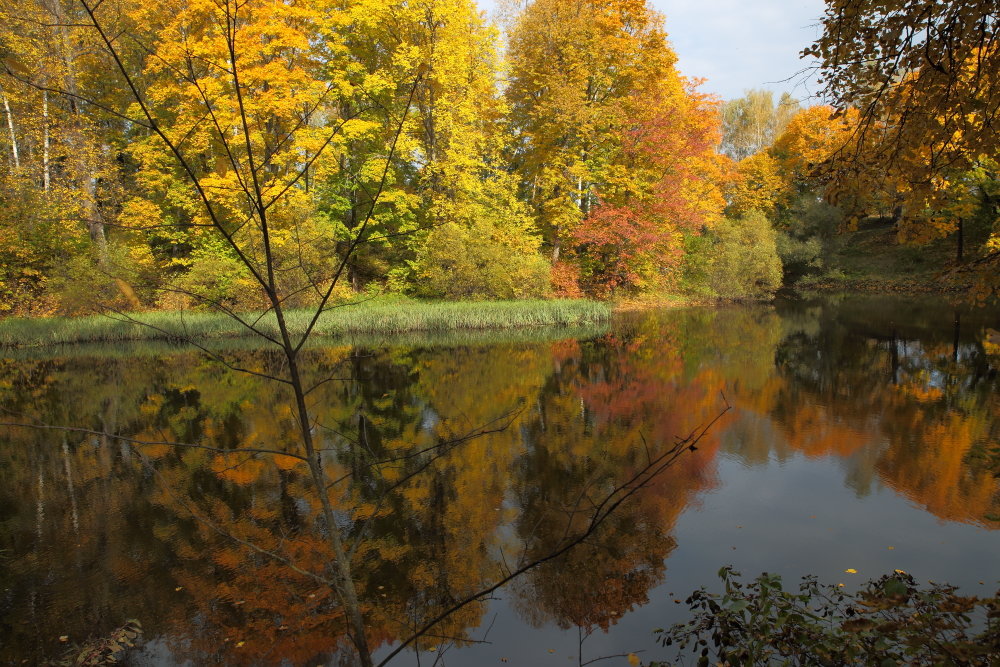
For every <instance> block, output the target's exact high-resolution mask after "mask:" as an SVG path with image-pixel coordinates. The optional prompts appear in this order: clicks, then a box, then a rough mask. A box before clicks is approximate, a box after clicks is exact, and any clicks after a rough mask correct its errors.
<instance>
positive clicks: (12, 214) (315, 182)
mask: <svg viewBox="0 0 1000 667" xmlns="http://www.w3.org/2000/svg"><path fill="white" fill-rule="evenodd" d="M832 11H833V10H831V12H832ZM838 11H839V10H838ZM984 11H986V10H984ZM95 16H99V20H98V19H97V18H95ZM844 16H846V19H844V20H848V19H850V18H851V17H850V15H849V14H848V15H843V16H842V15H841V14H836V15H834V14H832V13H831V14H830V16H829V17H828V18H827V23H830V25H832V22H833V21H834V19H835V18H837V19H841V18H844ZM854 18H855V19H857V18H858V17H854ZM983 20H984V21H985V20H986V19H985V18H984V19H983ZM502 23H503V29H502V30H501V29H500V28H499V27H497V26H496V25H494V24H492V23H490V22H489V21H488V20H487V19H486V18H485V17H484V15H483V13H482V12H481V11H480V9H479V8H478V7H477V6H476V4H475V2H474V0H407V1H403V0H399V1H395V0H298V1H296V2H275V1H274V0H244V1H242V2H235V1H234V0H167V1H165V2H157V3H141V2H138V1H137V0H99V1H98V2H95V3H90V2H80V1H79V0H72V1H71V0H3V2H2V3H0V57H2V60H3V72H2V73H0V95H2V102H3V111H2V113H3V115H4V123H3V125H4V127H3V132H2V134H0V149H2V157H0V181H2V182H0V314H9V313H15V314H51V313H78V312H84V311H88V310H91V309H92V308H94V306H95V305H102V306H105V307H107V306H111V307H113V308H120V309H149V308H163V309H180V308H189V307H203V306H212V305H214V306H223V307H225V308H228V309H238V310H239V309H254V308H258V307H261V306H264V305H265V300H264V298H263V296H262V295H261V294H260V292H259V290H256V289H254V287H255V282H254V280H255V279H254V276H253V275H251V274H252V271H251V269H250V268H248V267H252V266H254V262H255V261H256V259H255V257H256V256H257V255H262V256H263V255H264V254H266V256H267V260H268V264H269V265H270V266H271V267H272V268H273V269H274V271H275V272H276V273H277V274H279V275H280V277H281V280H282V298H283V299H284V300H285V301H284V302H285V303H287V304H288V305H292V306H294V305H308V304H311V303H315V302H316V301H317V300H318V299H319V298H320V295H322V294H323V293H324V292H325V290H326V289H327V288H329V287H330V285H331V284H333V283H334V282H335V281H337V282H338V285H337V287H336V289H335V292H336V296H338V297H340V298H348V297H350V296H352V295H354V294H356V293H358V292H368V293H380V292H386V291H388V292H398V293H407V294H411V295H414V296H418V297H433V298H457V299H463V298H474V299H482V298H497V299H516V298H536V297H548V296H581V295H584V294H589V295H595V296H599V297H607V296H621V295H630V294H635V293H649V292H652V293H665V292H678V291H685V292H690V293H694V294H696V295H699V296H706V297H708V296H718V297H723V298H755V297H759V296H766V295H768V294H770V293H772V292H773V291H774V290H775V289H777V288H778V287H779V286H780V285H781V284H782V281H783V280H786V281H787V280H790V279H794V278H796V277H798V276H801V275H805V274H809V273H819V272H822V271H823V270H825V268H826V266H825V262H826V258H827V256H828V255H829V252H830V250H829V246H830V239H831V238H832V237H833V235H834V234H835V233H836V232H837V231H839V230H842V229H845V228H848V227H850V226H851V225H855V224H857V223H858V222H859V221H861V220H865V219H872V218H877V219H884V220H891V221H892V222H893V224H895V230H896V232H897V234H898V237H899V238H900V239H901V240H904V241H914V242H929V241H934V240H937V239H940V238H943V237H948V236H953V237H955V238H956V242H957V248H958V251H957V257H956V259H957V261H959V262H964V263H966V264H975V265H976V266H979V265H980V264H982V263H983V262H986V263H987V264H988V261H989V260H990V259H991V258H992V257H993V255H994V254H995V253H996V243H997V241H996V239H995V238H994V237H993V226H994V223H995V221H996V218H997V202H998V199H997V197H1000V186H998V184H997V183H998V181H997V165H996V159H995V158H996V154H995V151H992V149H991V148H990V147H991V146H994V145H995V143H996V142H995V138H994V139H993V140H990V141H987V139H988V132H987V130H988V127H989V126H990V122H991V118H992V115H993V114H994V113H995V111H996V109H995V106H996V105H995V103H994V102H993V100H992V97H990V95H992V88H990V87H988V86H983V83H982V82H983V78H982V77H981V76H979V70H977V69H976V68H975V67H973V65H974V61H975V62H978V63H979V65H978V67H980V69H983V71H987V72H989V71H992V72H993V74H992V75H990V76H995V73H996V70H995V68H993V69H992V70H991V69H990V68H991V67H992V64H991V63H993V60H991V59H994V60H995V58H996V51H997V47H996V45H995V44H994V43H993V41H992V40H991V41H989V42H988V43H987V42H984V43H982V44H981V45H979V46H978V47H977V46H976V45H975V44H972V46H971V47H970V48H971V49H972V50H971V51H970V50H969V49H968V48H965V47H966V46H969V44H970V42H969V40H967V39H966V40H965V41H961V39H964V38H963V37H962V35H959V38H960V39H959V43H958V46H959V47H962V48H952V49H950V50H949V51H948V53H949V56H948V57H952V58H954V57H958V58H960V59H962V60H960V62H959V65H961V67H959V68H958V70H955V69H954V68H953V69H952V70H951V74H950V78H947V79H945V80H946V81H948V82H950V83H949V86H948V88H947V90H946V91H944V92H942V89H941V84H940V82H938V88H937V89H934V88H928V86H926V85H924V84H925V81H924V79H923V78H921V76H919V74H920V73H921V71H922V70H921V67H922V65H920V64H919V63H916V64H914V65H913V67H911V68H910V69H909V70H907V71H906V73H904V74H901V75H899V76H896V77H895V83H894V84H893V87H892V89H891V91H889V92H888V93H887V92H886V91H885V90H882V91H881V92H880V93H879V95H878V96H877V97H875V98H872V96H873V95H875V94H876V93H878V92H879V90H878V85H877V81H876V79H875V78H872V79H870V80H868V81H867V83H865V79H864V77H865V76H872V77H874V75H875V74H877V72H875V70H874V69H870V70H859V72H860V73H859V72H854V73H853V74H852V73H851V72H847V73H844V71H843V68H842V67H841V69H840V70H832V71H836V72H839V73H840V74H839V75H841V76H842V79H843V80H836V79H835V76H834V75H833V74H830V75H829V78H828V80H827V82H826V83H827V84H828V85H829V88H828V91H832V92H838V91H839V92H841V93H842V94H841V95H840V96H839V97H835V98H834V99H833V101H834V102H835V104H836V108H835V107H834V106H825V105H813V106H806V105H800V104H799V103H797V102H796V101H795V100H793V99H791V98H790V97H789V96H788V95H784V96H782V97H781V98H780V99H778V100H775V99H774V97H773V96H772V94H771V93H769V92H766V91H749V92H748V93H747V95H746V96H745V97H744V98H741V99H738V100H732V101H729V102H726V103H723V102H722V101H721V100H718V99H716V98H714V97H712V96H710V95H707V94H705V93H703V92H700V91H699V88H698V80H696V79H692V78H688V77H685V76H683V75H681V74H680V73H679V72H678V70H677V68H676V60H677V58H676V55H675V54H674V52H673V51H672V49H671V47H670V45H669V42H668V40H667V34H666V31H665V27H664V20H663V18H662V17H661V16H660V15H659V14H658V13H656V12H655V11H653V10H652V9H651V8H650V7H649V6H648V4H647V3H646V2H645V0H588V1H586V2H577V1H570V0H533V1H531V2H528V3H526V4H525V6H524V7H523V8H521V9H520V10H519V11H517V12H515V13H514V14H513V15H511V16H507V17H505V18H504V20H503V21H502ZM97 24H99V25H100V27H101V30H98V29H96V27H95V26H96V25H97ZM830 25H828V26H827V28H828V34H830V30H831V27H830ZM983 25H986V23H984V24H983ZM873 30H874V28H873V29H872V30H869V32H867V33H864V34H868V35H872V34H874V32H873ZM105 39H106V40H108V41H107V43H108V44H113V45H114V47H115V52H114V53H113V54H112V53H110V51H109V49H107V48H105V47H104V44H105V42H104V41H102V40H105ZM866 45H867V42H865V43H863V44H862V43H855V44H853V46H852V45H848V46H852V48H854V49H855V50H858V51H863V47H864V46H866ZM952 46H953V47H955V45H954V44H953V45H952ZM831 48H833V47H831V43H827V42H824V41H822V40H821V41H820V42H817V44H816V45H815V46H814V47H812V50H811V51H812V53H811V55H814V56H817V57H819V58H820V60H821V61H822V60H823V59H824V58H826V60H827V61H830V59H831V58H833V56H830V49H831ZM963 48H965V50H963ZM956 53H957V54H958V55H957V56H955V54H956ZM834 59H835V58H834ZM984 63H985V64H984ZM834 64H835V65H836V63H834ZM904 64H905V63H904ZM952 64H954V63H952ZM826 65H827V66H831V65H830V63H829V62H826ZM937 65H938V66H939V69H940V68H942V67H943V68H947V66H948V63H947V62H945V61H944V60H942V61H939V62H938V63H937ZM837 66H839V65H837ZM962 67H965V69H962ZM931 69H932V70H933V69H934V68H931ZM119 70H120V71H127V72H130V73H132V76H131V77H130V78H129V79H128V80H125V79H124V78H123V77H122V76H120V72H119ZM942 71H944V69H942ZM956 71H957V74H956ZM932 74H933V72H932ZM852 76H853V78H851V77H852ZM931 83H932V84H933V83H934V80H932V81H931ZM852 86H853V87H852ZM942 96H943V97H942ZM949 96H950V97H949ZM963 96H964V97H963ZM889 99H892V100H897V101H900V100H902V101H904V102H905V103H906V104H908V105H909V106H905V105H897V106H896V107H892V108H890V109H888V110H886V108H883V107H877V105H876V103H878V104H885V103H886V100H889ZM941 99H944V100H945V101H947V100H952V99H960V100H964V102H962V104H961V105H959V107H956V106H955V105H952V106H951V107H948V109H947V110H946V111H944V112H939V109H940V108H941V107H940V106H934V105H935V104H936V103H937V102H939V101H940V100H941ZM873 100H874V101H873ZM857 109H860V111H858V110H857ZM893 109H905V110H906V111H905V113H903V112H899V113H897V112H895V111H893ZM913 109H917V110H918V111H920V110H922V111H923V116H920V117H919V122H914V117H916V116H917V115H919V114H914V113H913V112H912V111H913ZM873 110H874V111H873ZM140 111H142V113H140ZM147 112H148V113H149V114H150V115H149V116H145V115H143V114H145V113H147ZM948 114H951V115H948ZM955 119H959V120H958V121H956V120H955ZM956 123H957V124H956ZM914 127H916V128H917V129H916V130H914ZM931 131H934V132H937V134H935V135H933V136H930V138H928V137H929V134H928V133H929V132H931ZM921 132H922V133H921ZM949 132H950V133H949ZM976 132H978V134H977V133H976ZM220 137H221V138H226V137H231V139H230V140H228V141H220ZM935 137H936V138H935ZM165 139H169V142H170V143H169V146H173V147H175V148H177V149H178V150H177V153H180V151H183V155H184V160H185V162H184V164H183V165H182V164H180V163H179V162H178V160H177V154H175V151H174V150H173V149H171V148H169V147H168V143H167V142H166V141H165ZM244 149H245V152H243V153H239V152H238V151H244ZM234 151H237V153H236V154H234ZM991 151H992V152H991ZM255 156H257V157H258V159H260V163H257V164H255V163H254V158H255ZM260 156H263V157H262V158H261V157H260ZM234 165H235V166H236V167H239V168H234ZM182 167H183V168H182ZM193 180H195V181H196V182H195V183H193V182H192V181H193ZM193 185H197V187H192V186H193ZM255 191H256V194H257V196H258V197H259V200H260V202H259V203H257V204H255V205H256V206H258V207H259V208H262V209H266V210H267V221H266V224H267V225H268V226H269V227H268V229H267V230H266V232H267V233H266V234H263V235H262V237H266V238H267V241H266V246H267V247H258V245H259V244H258V242H257V241H256V240H255V239H256V238H257V237H255V236H252V235H251V234H250V233H249V232H250V231H251V229H252V228H254V227H255V226H260V225H261V224H262V222H261V220H260V219H259V218H260V217H261V216H259V215H258V216H256V217H255V215H253V214H251V215H250V216H247V215H246V213H245V211H246V206H245V202H244V201H242V199H243V198H246V197H247V196H248V194H249V193H253V192H255ZM206 193H207V194H206ZM206 197H210V198H211V200H212V202H213V205H214V207H215V209H214V212H213V213H212V215H213V216H216V217H214V218H213V219H209V216H208V213H207V211H206V208H205V206H204V203H205V201H204V200H205V198H206ZM220 232H221V236H220ZM244 254H245V256H243V255H244ZM248 258H249V259H248ZM345 260H346V262H345ZM341 262H344V263H345V267H344V271H343V272H339V271H338V270H337V269H338V266H339V263H341Z"/></svg>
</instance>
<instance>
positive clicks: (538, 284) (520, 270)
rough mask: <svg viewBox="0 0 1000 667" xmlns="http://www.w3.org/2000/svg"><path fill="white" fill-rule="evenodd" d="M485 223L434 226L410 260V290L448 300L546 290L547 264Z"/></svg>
mask: <svg viewBox="0 0 1000 667" xmlns="http://www.w3.org/2000/svg"><path fill="white" fill-rule="evenodd" d="M531 246H532V244H530V243H526V244H518V243H517V242H516V240H513V242H512V240H511V239H505V238H503V236H502V235H501V234H500V233H499V232H498V230H497V229H496V228H495V227H494V226H493V225H492V224H490V223H489V222H479V223H475V224H473V225H472V226H470V227H466V226H464V225H459V224H457V223H453V222H449V223H446V224H444V225H441V226H440V227H437V228H435V229H434V230H432V231H431V232H430V234H428V236H427V240H426V241H425V242H424V244H423V246H422V247H421V248H420V249H419V250H418V252H417V258H416V260H415V261H414V262H413V280H414V283H415V287H414V291H415V292H416V293H417V294H418V295H420V296H427V297H446V298H452V299H528V298H538V297H546V296H549V295H550V294H551V287H550V283H549V274H550V266H549V263H548V262H547V261H545V259H544V258H543V257H541V256H540V255H539V254H538V253H537V252H536V251H535V250H534V249H533V248H532V247H531Z"/></svg>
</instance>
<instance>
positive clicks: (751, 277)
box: [709, 211, 782, 300]
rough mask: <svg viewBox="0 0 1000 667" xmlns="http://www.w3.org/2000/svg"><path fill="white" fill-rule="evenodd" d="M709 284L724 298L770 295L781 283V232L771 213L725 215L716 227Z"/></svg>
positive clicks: (754, 212)
mask: <svg viewBox="0 0 1000 667" xmlns="http://www.w3.org/2000/svg"><path fill="white" fill-rule="evenodd" d="M714 236H715V244H714V246H713V247H712V254H713V258H712V264H711V268H710V269H709V284H710V285H711V287H712V290H713V291H714V292H715V294H716V295H717V296H719V297H721V298H723V299H735V300H751V299H768V298H770V297H772V296H773V295H774V293H775V291H777V289H778V288H779V287H781V276H782V272H781V259H780V258H779V257H778V248H777V233H776V232H775V231H774V228H773V227H772V226H771V223H770V221H769V220H768V219H767V217H766V216H765V215H764V214H763V213H760V212H758V211H751V212H750V213H748V214H747V215H745V216H742V217H740V218H737V219H729V218H723V220H722V221H721V222H719V224H718V225H716V227H715V229H714Z"/></svg>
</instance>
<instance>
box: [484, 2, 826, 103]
mask: <svg viewBox="0 0 1000 667" xmlns="http://www.w3.org/2000/svg"><path fill="white" fill-rule="evenodd" d="M478 1H479V4H480V6H481V7H483V9H486V10H487V11H492V9H493V7H494V1H493V0H478ZM649 2H650V4H651V5H652V6H653V7H655V8H656V9H657V10H658V11H660V12H661V13H663V14H664V15H665V16H666V28H667V33H668V34H669V36H670V42H671V44H673V47H674V50H675V51H676V52H677V56H678V58H679V62H678V69H680V71H681V73H682V74H684V75H686V76H691V77H701V78H704V79H707V80H706V81H705V84H704V85H703V87H702V90H705V91H707V92H711V93H715V94H717V95H720V96H721V97H723V98H724V99H732V98H734V97H740V96H741V95H742V94H743V91H744V90H746V89H748V88H768V89H770V90H773V91H775V92H776V93H780V92H782V91H786V90H787V91H788V92H790V93H792V94H793V95H794V96H795V97H796V98H798V99H804V98H806V97H808V96H809V95H811V94H813V95H814V94H816V93H817V90H816V85H815V83H814V81H813V80H812V79H808V80H803V76H802V75H799V76H795V74H796V72H798V71H799V70H801V69H803V67H805V66H806V63H805V62H804V61H801V60H799V52H800V51H801V50H802V49H804V48H805V47H806V46H808V45H809V44H811V43H812V42H813V40H814V39H815V38H816V37H817V36H818V28H817V27H816V25H817V23H818V19H819V17H820V16H822V14H823V6H824V5H823V0H649ZM789 77H793V78H792V80H790V81H784V79H788V78H789Z"/></svg>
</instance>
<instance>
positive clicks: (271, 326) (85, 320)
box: [0, 300, 611, 348]
mask: <svg viewBox="0 0 1000 667" xmlns="http://www.w3.org/2000/svg"><path fill="white" fill-rule="evenodd" d="M241 317H243V318H244V319H245V320H249V321H255V320H257V323H256V325H255V326H256V327H257V328H259V329H260V330H261V331H263V332H265V333H268V334H270V335H273V336H277V333H278V327H277V322H276V321H275V318H274V315H273V314H272V313H268V314H265V315H264V316H262V317H260V318H259V320H258V316H257V315H256V314H252V313H246V314H243V315H241ZM311 317H312V311H310V310H292V311H288V312H287V313H286V321H287V323H288V327H289V330H290V331H291V332H292V333H293V334H294V335H301V334H302V333H303V332H304V331H305V330H306V327H307V326H308V323H309V320H310V318H311ZM610 317H611V309H610V307H609V306H607V305H606V304H603V303H599V302H595V301H586V300H553V301H477V302H421V301H410V300H405V301H401V300H393V301H367V302H363V303H356V304H345V305H342V306H338V307H335V308H331V309H329V310H327V311H326V312H324V313H323V314H322V315H321V316H320V319H319V321H318V322H317V324H316V327H315V328H314V330H313V335H314V336H316V337H324V338H326V337H335V338H343V337H347V336H351V335H358V334H369V335H390V334H402V333H407V332H426V333H432V332H449V331H463V330H464V331H475V330H481V331H483V330H502V329H521V328H533V327H570V326H583V325H588V324H596V323H600V322H605V321H607V320H609V319H610ZM254 336H256V334H254V333H253V332H251V331H249V330H248V329H246V327H244V326H243V325H242V324H240V323H239V322H237V321H236V320H235V319H233V318H232V317H230V316H228V315H226V314H222V313H204V312H149V313H135V314H129V315H128V316H122V315H117V314H109V315H94V316H87V317H53V318H24V319H22V318H11V319H7V320H3V321H0V346H4V347H17V348H20V347H39V346H50V345H68V344H76V343H119V342H126V341H183V340H193V341H205V340H211V339H225V338H231V339H235V338H253V337H254Z"/></svg>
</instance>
